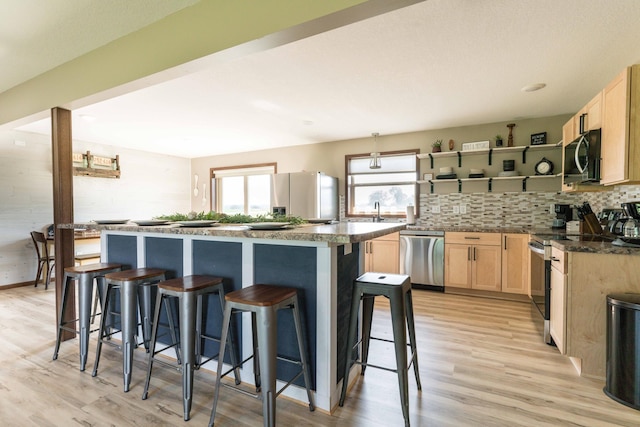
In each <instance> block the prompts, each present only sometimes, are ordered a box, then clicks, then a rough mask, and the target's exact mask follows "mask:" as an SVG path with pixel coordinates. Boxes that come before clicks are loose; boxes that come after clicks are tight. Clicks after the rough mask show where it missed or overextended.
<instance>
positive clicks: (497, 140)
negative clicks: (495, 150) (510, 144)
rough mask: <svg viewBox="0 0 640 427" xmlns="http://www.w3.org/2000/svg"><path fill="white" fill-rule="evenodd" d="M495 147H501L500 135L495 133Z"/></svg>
mask: <svg viewBox="0 0 640 427" xmlns="http://www.w3.org/2000/svg"><path fill="white" fill-rule="evenodd" d="M496 147H502V136H500V134H498V135H496Z"/></svg>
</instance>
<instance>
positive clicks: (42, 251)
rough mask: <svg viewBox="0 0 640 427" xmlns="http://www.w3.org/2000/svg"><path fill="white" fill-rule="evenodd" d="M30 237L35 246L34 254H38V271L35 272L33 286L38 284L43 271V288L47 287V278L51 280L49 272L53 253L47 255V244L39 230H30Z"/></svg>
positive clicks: (53, 261) (51, 268)
mask: <svg viewBox="0 0 640 427" xmlns="http://www.w3.org/2000/svg"><path fill="white" fill-rule="evenodd" d="M31 239H32V240H33V245H34V246H35V248H36V254H37V255H38V272H37V273H36V280H35V281H34V283H33V286H35V287H37V286H38V281H39V280H40V276H41V275H42V273H44V278H43V279H44V288H45V289H47V288H48V287H49V280H51V272H52V271H53V266H54V265H55V258H54V257H53V255H49V246H48V244H47V239H46V237H45V235H44V234H43V233H41V232H39V231H32V232H31ZM45 267H46V269H45Z"/></svg>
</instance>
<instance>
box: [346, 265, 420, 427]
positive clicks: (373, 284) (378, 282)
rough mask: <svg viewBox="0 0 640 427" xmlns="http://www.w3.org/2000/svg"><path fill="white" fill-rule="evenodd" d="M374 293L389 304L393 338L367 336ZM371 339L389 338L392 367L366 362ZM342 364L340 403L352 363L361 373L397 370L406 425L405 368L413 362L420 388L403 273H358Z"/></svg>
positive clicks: (408, 291)
mask: <svg viewBox="0 0 640 427" xmlns="http://www.w3.org/2000/svg"><path fill="white" fill-rule="evenodd" d="M376 296H384V297H386V298H388V299H389V304H390V307H391V324H392V327H393V341H391V340H386V339H382V338H375V337H372V336H371V321H372V318H373V303H374V300H375V297H376ZM361 300H362V301H363V303H362V339H361V340H359V341H358V342H355V341H356V330H357V326H358V311H359V308H360V301H361ZM406 329H409V341H410V342H409V343H408V344H407V335H406ZM371 339H375V340H379V341H386V342H393V343H394V344H395V345H394V347H395V353H396V366H397V368H396V369H389V368H386V367H383V366H376V365H373V364H367V360H368V357H369V342H370V340H371ZM360 342H362V360H361V361H358V360H356V359H357V351H356V352H355V356H354V350H357V347H358V344H360ZM407 346H409V347H410V348H411V357H410V362H409V363H408V364H407ZM346 361H347V363H346V366H345V370H344V378H343V380H342V393H340V406H343V405H344V398H345V396H346V394H347V387H348V385H349V371H350V369H351V366H352V365H353V364H354V363H358V364H360V365H362V372H361V375H364V371H365V369H366V367H367V366H371V367H372V368H378V369H384V370H387V371H391V372H396V373H397V374H398V385H399V387H400V403H401V404H402V415H403V416H404V423H405V426H407V427H408V426H409V387H408V378H407V377H408V370H409V366H411V364H412V363H413V370H414V373H415V375H416V383H417V385H418V390H422V385H421V384H420V374H419V372H418V352H417V348H416V331H415V325H414V322H413V302H412V299H411V278H410V277H409V276H407V275H404V274H385V273H365V274H363V275H362V276H360V277H358V278H357V279H356V280H355V282H354V286H353V295H352V300H351V313H350V315H349V336H348V340H347V354H346Z"/></svg>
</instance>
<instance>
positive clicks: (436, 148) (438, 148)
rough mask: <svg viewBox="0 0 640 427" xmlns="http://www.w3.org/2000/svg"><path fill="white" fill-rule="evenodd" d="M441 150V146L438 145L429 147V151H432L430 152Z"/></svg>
mask: <svg viewBox="0 0 640 427" xmlns="http://www.w3.org/2000/svg"><path fill="white" fill-rule="evenodd" d="M441 151H442V148H441V147H440V146H439V145H436V146H435V147H433V148H432V149H431V152H432V153H439V152H441Z"/></svg>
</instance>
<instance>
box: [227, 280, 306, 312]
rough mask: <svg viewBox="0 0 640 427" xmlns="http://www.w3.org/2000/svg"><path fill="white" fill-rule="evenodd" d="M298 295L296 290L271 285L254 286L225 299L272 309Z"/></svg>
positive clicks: (230, 294)
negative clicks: (271, 307)
mask: <svg viewBox="0 0 640 427" xmlns="http://www.w3.org/2000/svg"><path fill="white" fill-rule="evenodd" d="M297 294H298V291H297V290H296V289H294V288H286V287H281V286H271V285H253V286H250V287H248V288H243V289H239V290H237V291H233V292H231V293H228V294H227V295H225V299H226V300H227V301H230V302H236V303H239V304H247V305H255V306H258V307H270V306H272V305H276V304H279V303H281V302H282V301H284V300H286V299H289V298H292V297H294V296H296V295H297Z"/></svg>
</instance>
